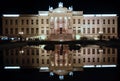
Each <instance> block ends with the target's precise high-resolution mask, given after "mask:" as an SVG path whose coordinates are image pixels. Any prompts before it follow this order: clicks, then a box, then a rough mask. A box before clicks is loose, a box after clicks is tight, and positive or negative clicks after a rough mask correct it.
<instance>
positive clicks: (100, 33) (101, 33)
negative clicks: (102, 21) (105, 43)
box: [99, 31, 103, 40]
mask: <svg viewBox="0 0 120 81" xmlns="http://www.w3.org/2000/svg"><path fill="white" fill-rule="evenodd" d="M99 35H100V40H102V35H103V32H102V31H100V32H99Z"/></svg>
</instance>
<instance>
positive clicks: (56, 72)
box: [53, 70, 69, 75]
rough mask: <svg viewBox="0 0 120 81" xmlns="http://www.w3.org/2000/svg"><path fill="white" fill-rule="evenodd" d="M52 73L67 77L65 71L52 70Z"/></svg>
mask: <svg viewBox="0 0 120 81" xmlns="http://www.w3.org/2000/svg"><path fill="white" fill-rule="evenodd" d="M53 72H54V73H55V74H57V75H67V74H68V73H69V71H67V70H53Z"/></svg>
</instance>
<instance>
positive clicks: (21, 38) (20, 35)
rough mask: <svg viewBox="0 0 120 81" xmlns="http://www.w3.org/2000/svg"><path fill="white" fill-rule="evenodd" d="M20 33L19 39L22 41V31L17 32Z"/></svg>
mask: <svg viewBox="0 0 120 81" xmlns="http://www.w3.org/2000/svg"><path fill="white" fill-rule="evenodd" d="M18 34H19V35H20V41H22V35H23V34H24V33H23V32H19V33H18Z"/></svg>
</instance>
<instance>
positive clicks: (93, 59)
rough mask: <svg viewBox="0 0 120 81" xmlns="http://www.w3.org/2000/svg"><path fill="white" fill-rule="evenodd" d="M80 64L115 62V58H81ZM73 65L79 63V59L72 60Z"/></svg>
mask: <svg viewBox="0 0 120 81" xmlns="http://www.w3.org/2000/svg"><path fill="white" fill-rule="evenodd" d="M82 62H83V63H85V62H115V57H112V58H110V57H106V58H105V57H104V58H103V59H100V58H83V59H82ZM73 63H81V59H80V58H79V59H78V60H77V59H73Z"/></svg>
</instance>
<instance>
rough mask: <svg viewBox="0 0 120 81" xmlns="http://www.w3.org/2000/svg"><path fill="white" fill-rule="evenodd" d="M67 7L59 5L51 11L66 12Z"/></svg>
mask: <svg viewBox="0 0 120 81" xmlns="http://www.w3.org/2000/svg"><path fill="white" fill-rule="evenodd" d="M67 11H68V10H67V8H65V7H60V8H56V9H54V10H53V13H67Z"/></svg>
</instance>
